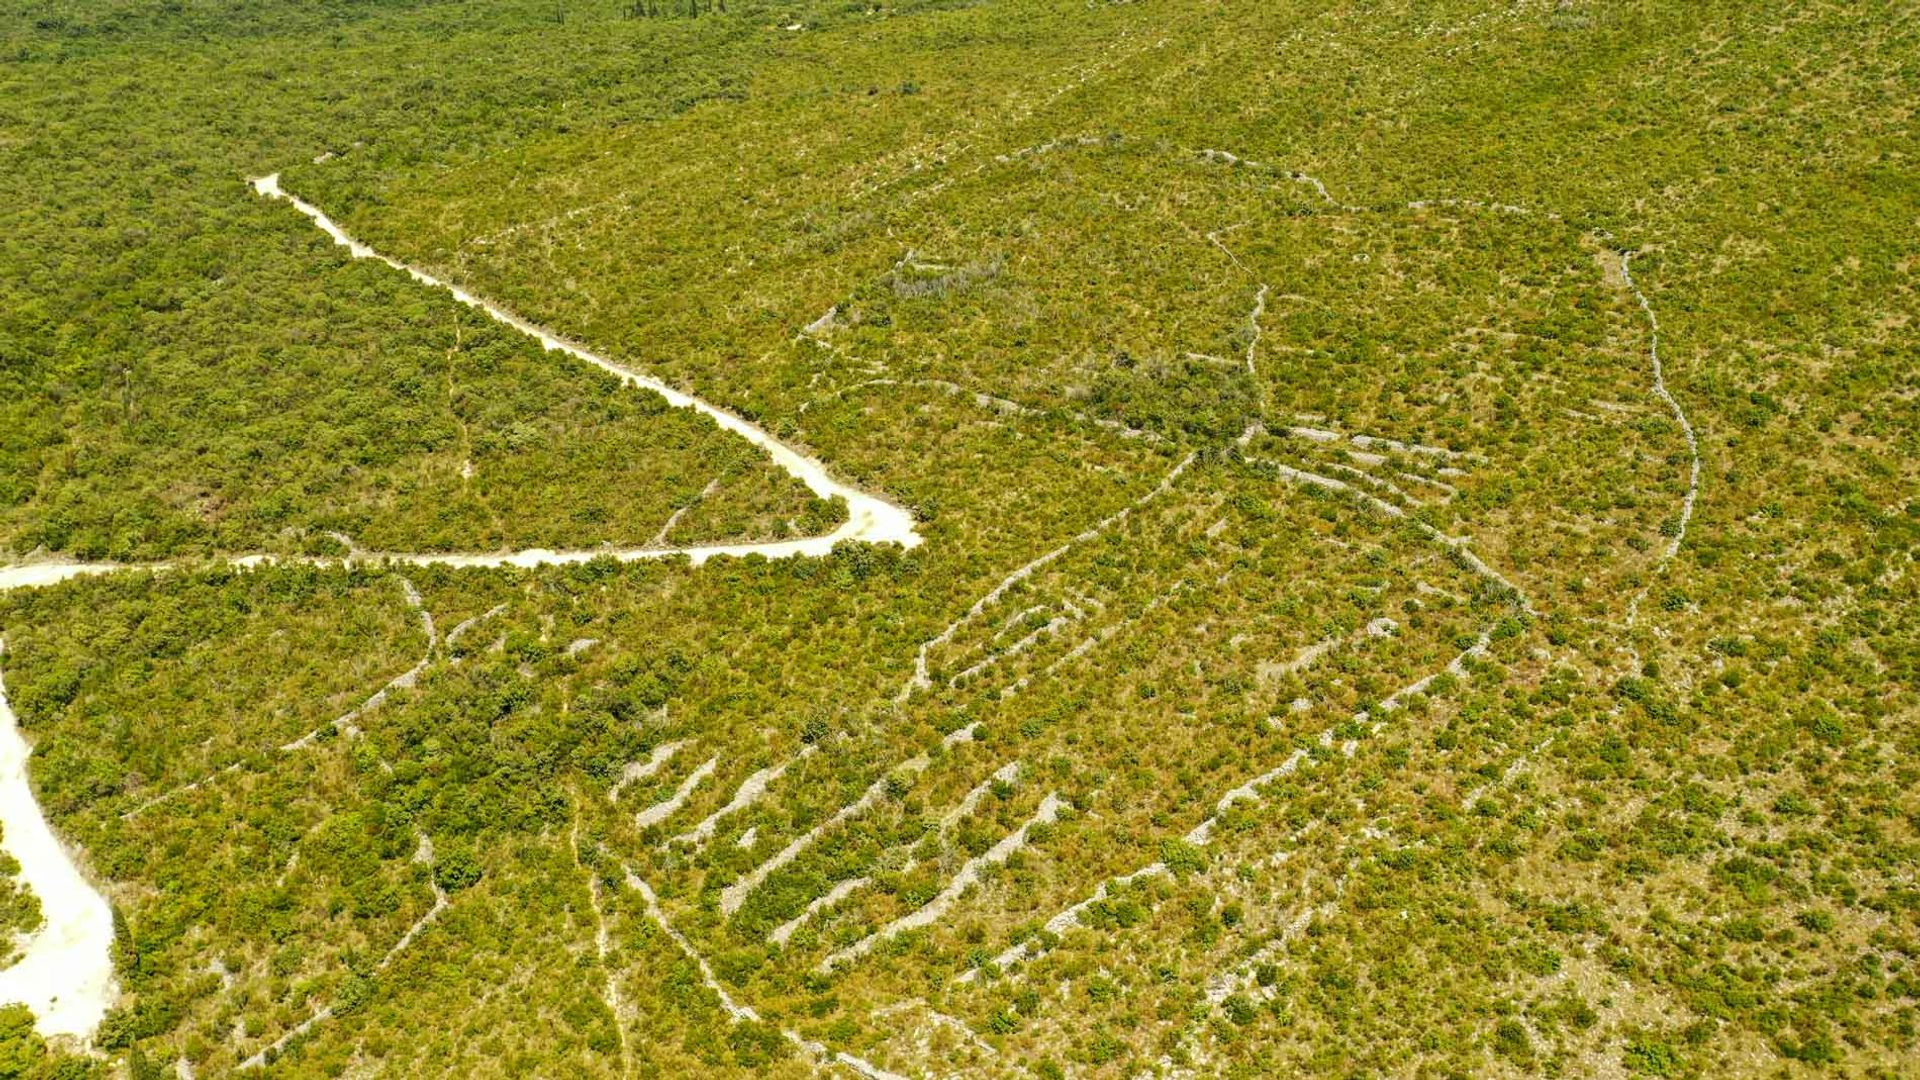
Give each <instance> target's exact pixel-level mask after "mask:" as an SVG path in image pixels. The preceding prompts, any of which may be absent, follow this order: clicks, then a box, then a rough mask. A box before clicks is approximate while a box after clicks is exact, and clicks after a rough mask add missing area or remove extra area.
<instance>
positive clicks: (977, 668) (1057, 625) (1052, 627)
mask: <svg viewBox="0 0 1920 1080" xmlns="http://www.w3.org/2000/svg"><path fill="white" fill-rule="evenodd" d="M1071 622H1073V619H1072V617H1070V616H1067V615H1056V616H1054V617H1053V618H1051V619H1049V620H1047V623H1046V625H1045V626H1041V627H1039V628H1038V629H1036V630H1034V631H1033V632H1032V633H1030V634H1028V635H1027V636H1026V637H1023V638H1021V639H1020V640H1019V641H1016V642H1014V643H1013V644H1011V645H1009V646H1007V647H1006V648H1004V649H1002V650H1000V651H999V652H997V653H993V654H991V655H989V656H988V657H987V658H986V659H984V660H982V661H980V662H979V663H977V664H975V665H973V666H972V667H970V668H968V669H966V670H965V671H962V672H960V673H958V674H956V675H955V676H954V677H953V678H951V679H949V680H947V681H948V682H950V683H951V684H953V685H954V686H958V685H960V684H961V683H963V682H965V681H967V680H968V679H971V678H973V677H974V676H975V675H978V674H980V673H981V672H983V671H985V670H987V669H988V668H990V667H992V666H994V665H995V664H998V663H1000V662H1001V661H1002V660H1011V659H1012V658H1014V657H1016V656H1019V655H1020V654H1021V653H1023V652H1026V651H1027V650H1028V649H1031V648H1033V646H1034V644H1035V643H1036V642H1038V641H1039V640H1040V639H1041V638H1042V637H1050V636H1053V635H1056V634H1058V633H1059V632H1060V631H1062V630H1064V629H1066V627H1067V625H1068V624H1069V623H1071Z"/></svg>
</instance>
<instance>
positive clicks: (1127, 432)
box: [795, 378, 1165, 443]
mask: <svg viewBox="0 0 1920 1080" xmlns="http://www.w3.org/2000/svg"><path fill="white" fill-rule="evenodd" d="M876 386H924V387H930V388H932V389H935V390H939V391H942V392H944V393H946V394H948V395H950V396H952V397H965V398H969V399H971V400H972V401H973V403H974V404H975V405H977V406H979V407H980V408H982V409H985V410H987V411H988V412H997V413H999V414H1001V415H1002V416H1022V417H1026V418H1028V419H1041V418H1044V417H1046V416H1047V415H1048V411H1047V410H1046V409H1042V408H1038V407H1036V406H1033V405H1023V404H1021V403H1020V402H1018V401H1012V400H1009V399H1007V398H1003V397H995V396H993V395H992V394H988V393H985V392H983V391H979V390H968V389H967V388H966V387H964V386H961V385H960V384H959V383H955V382H949V381H947V380H946V379H892V378H880V379H866V380H863V381H861V382H857V383H851V384H849V385H847V386H843V387H840V388H839V389H837V390H834V391H832V392H830V393H826V394H821V395H820V396H818V397H813V398H808V399H807V400H806V401H803V402H801V403H800V408H799V409H797V410H795V411H797V412H800V413H805V412H806V411H807V410H808V409H811V408H812V407H814V406H815V405H818V404H820V403H822V402H827V401H837V400H839V399H841V398H844V397H846V396H847V395H849V394H853V393H856V392H858V391H861V390H867V389H871V388H873V387H876ZM1059 415H1062V416H1065V417H1067V418H1069V419H1072V420H1075V421H1078V422H1080V423H1083V424H1092V425H1093V426H1095V427H1100V428H1106V429H1107V430H1109V431H1113V432H1115V433H1117V434H1118V435H1119V436H1120V437H1121V438H1123V439H1139V440H1141V441H1142V442H1150V443H1158V442H1164V441H1165V440H1164V439H1163V438H1162V437H1161V436H1160V434H1159V433H1158V432H1154V431H1147V430H1144V429H1142V428H1136V427H1128V426H1127V425H1125V424H1123V423H1121V422H1120V421H1118V420H1109V419H1106V418H1104V417H1099V416H1088V415H1087V414H1085V413H1081V412H1073V411H1069V410H1062V411H1061V412H1060V413H1059Z"/></svg>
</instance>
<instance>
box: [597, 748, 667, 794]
mask: <svg viewBox="0 0 1920 1080" xmlns="http://www.w3.org/2000/svg"><path fill="white" fill-rule="evenodd" d="M685 745H687V744H686V742H685V741H684V740H683V741H680V742H670V743H662V744H661V745H659V746H656V747H654V748H653V753H652V754H650V755H648V756H647V760H645V761H629V762H627V767H626V768H625V769H622V770H621V772H620V779H618V780H615V781H614V782H613V787H611V788H609V789H608V791H607V801H608V802H619V801H620V793H621V792H622V791H624V790H626V787H627V785H628V784H631V783H633V782H634V781H635V780H645V779H646V778H647V777H649V776H652V775H653V774H654V773H656V772H659V771H660V766H662V765H665V764H666V763H667V762H668V761H669V760H671V759H672V758H673V755H674V754H675V753H677V752H678V751H679V749H680V748H681V747H683V746H685Z"/></svg>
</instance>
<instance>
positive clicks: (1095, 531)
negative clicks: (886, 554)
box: [894, 454, 1195, 702]
mask: <svg viewBox="0 0 1920 1080" xmlns="http://www.w3.org/2000/svg"><path fill="white" fill-rule="evenodd" d="M1194 456H1195V455H1193V454H1188V455H1187V456H1186V457H1184V458H1181V459H1180V463H1179V464H1178V465H1175V466H1174V467H1173V469H1172V471H1170V472H1168V473H1167V475H1166V476H1165V477H1163V478H1162V479H1161V481H1160V483H1159V484H1157V485H1156V486H1155V487H1154V488H1153V489H1152V490H1151V491H1148V492H1147V493H1146V494H1145V495H1142V496H1140V497H1139V498H1138V499H1135V500H1134V501H1133V502H1131V503H1128V504H1127V505H1126V506H1123V507H1121V508H1120V509H1119V510H1117V511H1115V512H1114V513H1113V514H1111V515H1109V516H1107V517H1105V518H1103V519H1101V520H1100V521H1099V522H1097V523H1095V524H1094V525H1093V526H1092V527H1090V528H1088V529H1087V530H1086V531H1084V532H1081V533H1080V534H1078V535H1077V536H1075V537H1073V538H1072V539H1070V540H1068V541H1067V542H1066V543H1064V544H1061V545H1060V546H1059V547H1057V548H1054V549H1053V550H1052V551H1049V552H1047V553H1046V554H1044V555H1041V556H1040V557H1039V558H1036V559H1034V560H1033V561H1031V562H1029V563H1027V564H1025V565H1024V566H1021V567H1019V568H1018V569H1016V570H1014V571H1013V572H1012V573H1011V574H1008V575H1007V576H1006V577H1004V578H1002V579H1001V580H1000V583H999V584H998V585H995V586H994V587H993V588H992V590H990V591H989V592H988V593H987V594H986V595H985V596H982V597H981V598H980V599H979V600H977V601H975V602H974V605H973V606H972V607H970V608H968V609H967V611H966V613H965V614H964V615H961V616H960V617H959V618H958V619H955V620H954V621H953V622H951V623H948V624H947V628H946V629H945V630H942V631H940V633H939V634H938V635H936V636H934V637H932V638H929V639H928V640H926V641H924V642H922V643H921V644H920V651H919V654H918V655H917V656H915V657H914V661H913V677H912V678H911V679H909V680H907V684H906V685H905V686H903V687H901V688H900V693H899V694H898V695H896V696H895V697H894V700H895V701H896V702H898V701H905V700H906V699H907V698H908V697H909V696H911V695H912V693H913V692H914V691H915V690H924V689H928V688H930V687H931V686H932V685H933V680H932V679H931V678H929V677H928V674H927V653H928V651H929V650H931V649H932V648H934V647H935V646H938V645H945V644H947V643H948V642H950V641H952V640H953V635H954V634H956V633H958V632H959V630H960V628H961V627H962V626H965V625H966V624H967V623H969V622H971V621H973V620H974V619H976V618H979V617H980V614H981V612H983V611H985V610H986V609H987V608H988V607H990V606H992V605H993V604H994V603H995V602H996V601H998V600H999V599H1000V597H1002V596H1003V595H1005V594H1006V592H1007V590H1008V589H1011V588H1013V587H1014V586H1015V585H1017V584H1019V583H1020V582H1022V581H1024V580H1026V579H1027V578H1028V577H1031V576H1032V575H1033V573H1034V571H1036V570H1039V569H1040V568H1041V567H1043V566H1045V565H1047V564H1048V563H1050V562H1052V561H1053V560H1055V559H1057V558H1059V557H1060V556H1062V555H1065V554H1066V553H1067V552H1068V551H1069V550H1071V549H1072V547H1073V546H1074V545H1075V544H1078V543H1084V542H1085V541H1088V540H1091V539H1093V538H1094V537H1096V536H1099V535H1100V534H1101V533H1102V532H1104V531H1106V529H1107V528H1109V527H1110V526H1112V525H1115V524H1118V523H1119V522H1122V521H1125V520H1126V519H1127V518H1128V517H1129V516H1130V515H1131V514H1132V513H1133V511H1134V510H1136V509H1138V508H1139V507H1141V506H1144V505H1146V503H1147V502H1148V501H1149V500H1151V499H1153V498H1154V497H1156V496H1158V495H1161V494H1164V493H1165V492H1166V491H1167V490H1169V489H1170V488H1172V487H1173V482H1174V481H1175V480H1178V479H1179V478H1180V474H1181V473H1184V472H1186V471H1187V466H1189V465H1191V464H1193V460H1194Z"/></svg>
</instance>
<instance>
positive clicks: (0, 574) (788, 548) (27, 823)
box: [0, 174, 922, 1039]
mask: <svg viewBox="0 0 1920 1080" xmlns="http://www.w3.org/2000/svg"><path fill="white" fill-rule="evenodd" d="M252 183H253V188H254V190H255V191H256V192H258V193H259V194H261V195H263V196H265V197H267V198H271V199H279V200H282V201H284V202H287V203H289V204H290V205H292V206H293V208H294V209H296V210H298V211H300V212H301V213H302V214H305V215H306V216H307V218H308V220H310V221H312V222H313V223H314V224H315V225H316V226H318V227H319V228H320V230H321V231H323V232H325V233H326V234H327V235H328V236H329V237H332V238H333V242H334V243H336V244H339V245H341V246H343V247H345V248H346V249H347V251H348V252H349V253H351V254H352V256H353V257H354V258H356V259H374V260H377V261H379V262H383V263H386V264H387V265H388V266H391V267H393V268H394V269H396V270H399V271H401V272H403V273H405V274H407V275H408V276H409V277H412V278H413V279H414V280H415V281H418V282H420V283H421V284H423V285H427V286H430V287H432V288H436V289H445V290H446V291H448V292H450V293H452V294H453V298H454V299H455V300H458V301H460V302H461V303H463V304H466V305H467V306H468V307H472V308H476V309H478V310H480V311H482V312H485V313H486V314H487V315H488V316H489V317H491V318H492V319H494V320H495V321H497V322H500V323H504V324H505V325H507V326H510V327H513V328H514V329H515V330H518V331H520V332H521V333H524V334H526V335H528V336H529V337H532V338H534V339H535V340H537V341H539V342H540V344H541V345H543V346H545V347H546V348H547V349H548V350H550V351H559V352H563V353H565V354H567V355H568V356H571V357H573V358H575V359H577V360H583V361H585V362H587V363H589V364H592V365H593V366H594V367H597V368H600V369H601V370H603V371H607V372H610V373H612V374H613V375H615V376H616V377H618V378H619V379H620V381H621V382H622V383H624V384H626V385H628V386H634V387H638V388H640V389H643V390H650V391H652V392H654V393H656V394H659V395H660V396H661V397H663V398H665V399H667V403H668V404H670V405H672V406H674V407H675V408H690V409H694V410H696V411H698V412H700V413H702V414H704V415H706V416H708V417H710V418H711V419H712V420H713V421H714V423H716V424H718V425H719V426H720V427H722V428H724V429H725V430H727V431H730V432H732V433H733V434H735V435H738V436H740V437H741V438H743V439H745V440H747V441H748V442H750V443H752V444H753V445H755V446H757V447H759V448H761V449H762V450H764V451H766V452H767V455H768V456H769V457H771V458H772V459H773V462H774V464H775V465H778V466H779V467H780V468H782V469H784V470H786V471H787V472H788V473H789V474H791V475H792V476H793V477H794V478H795V479H797V480H799V481H800V482H801V483H803V484H805V485H806V486H807V488H808V490H810V491H812V492H813V493H814V494H815V495H816V496H818V497H820V498H823V499H831V498H835V497H838V498H840V499H842V500H844V501H845V502H846V506H847V520H846V522H845V523H843V524H842V525H841V526H840V527H839V528H838V529H835V530H834V531H833V532H831V533H828V534H827V535H825V536H813V537H806V538H803V539H798V540H780V541H772V542H767V543H751V544H707V545H696V546H691V547H667V546H650V547H631V548H585V549H579V550H563V551H550V550H546V549H541V548H535V549H528V550H523V551H499V552H473V553H446V554H442V553H413V552H362V551H357V550H356V551H351V552H350V553H349V554H348V555H346V556H345V557H342V558H313V557H301V556H277V555H240V556H233V557H230V558H228V559H227V560H225V561H226V562H228V563H229V564H231V565H236V566H256V565H260V564H263V563H287V564H306V565H316V566H335V565H347V564H374V565H378V564H382V563H398V564H403V565H426V564H439V565H446V566H477V567H502V566H543V565H553V564H566V563H582V562H586V561H588V560H590V559H596V558H602V557H608V556H611V557H612V558H615V559H618V560H620V561H622V562H629V561H633V560H638V559H658V558H665V557H668V556H673V555H685V556H688V557H689V558H691V559H692V560H693V562H694V564H695V565H699V564H700V563H703V562H705V561H706V560H708V559H710V558H712V557H714V556H716V555H734V556H741V555H762V556H765V557H766V558H770V559H780V558H791V557H800V556H822V555H826V554H829V553H830V552H832V550H833V547H834V545H835V544H838V543H840V542H841V541H843V540H852V541H865V542H868V543H895V544H899V545H901V546H902V547H909V548H910V547H916V546H918V545H919V544H920V542H921V539H922V538H921V536H920V534H919V532H918V531H917V530H916V529H915V528H914V523H913V515H912V514H911V513H909V512H908V511H907V510H906V509H904V508H903V507H900V506H897V505H895V504H893V503H891V502H888V501H887V500H885V499H882V498H880V497H879V496H876V495H871V494H868V493H867V492H864V491H861V490H859V489H858V488H854V487H851V486H849V485H847V484H843V483H841V482H840V481H838V480H835V479H834V478H833V476H832V475H831V474H830V473H829V472H828V471H827V467H826V466H825V465H823V464H821V463H820V462H819V461H817V460H815V459H814V458H811V457H808V456H807V455H805V454H803V453H801V452H800V451H798V450H796V449H794V448H793V447H791V446H788V445H787V444H786V443H783V442H781V441H780V440H778V439H776V438H774V437H773V436H772V435H770V434H768V433H767V432H766V431H765V430H764V429H762V428H760V427H759V426H757V425H755V424H753V423H752V422H750V421H748V420H746V419H744V418H742V417H740V416H738V415H736V414H734V413H732V412H729V411H727V410H726V409H723V408H721V407H719V406H717V405H713V404H710V403H708V402H706V401H702V400H701V399H699V398H697V397H694V396H693V395H691V394H688V393H685V392H683V391H681V390H677V389H675V388H674V387H672V386H669V385H667V384H666V383H663V382H661V381H659V380H658V379H654V378H651V377H649V376H647V375H644V374H641V373H640V372H638V371H635V370H633V369H632V368H628V367H625V366H623V365H621V364H619V363H616V362H614V361H612V360H609V359H607V358H606V357H604V356H601V355H600V354H598V353H595V352H592V351H590V350H589V349H587V348H585V347H584V346H581V345H577V344H575V343H573V342H571V341H568V340H566V339H565V338H562V337H560V336H559V335H558V334H555V333H553V332H552V331H549V330H547V329H545V328H543V327H540V326H538V325H536V324H534V323H532V322H529V321H527V320H526V319H523V318H521V317H520V316H518V315H515V314H513V313H512V312H510V311H508V310H506V309H505V308H502V307H500V306H499V305H497V304H493V303H490V302H488V301H486V300H483V299H481V298H480V297H477V296H474V295H473V294H472V293H469V292H467V291H466V290H464V289H462V288H460V287H459V286H457V285H453V284H450V283H448V282H445V281H442V280H440V279H439V278H437V277H434V276H433V275H432V274H429V273H427V272H426V271H424V270H421V269H419V268H418V267H414V266H411V265H408V264H407V263H404V262H401V261H400V260H398V259H395V258H392V257H391V256H388V255H383V254H381V253H380V252H378V251H375V250H374V249H373V248H371V247H368V246H367V245H366V244H363V243H361V242H360V241H358V240H356V239H354V238H353V237H352V236H351V235H349V234H348V233H347V231H346V230H345V229H342V228H341V227H340V226H339V225H337V224H335V223H334V221H333V219H331V218H329V217H328V216H327V215H326V214H325V213H323V212H321V210H320V209H319V208H318V207H315V206H314V205H312V204H311V203H307V202H304V201H302V200H301V199H299V198H296V197H295V196H293V195H291V194H289V193H287V192H286V191H285V190H283V189H282V188H281V187H280V179H279V175H278V174H275V175H272V176H263V177H260V178H258V179H256V180H254V181H252ZM669 527H671V526H669ZM660 535H661V536H663V537H664V536H665V530H663V531H662V533H661V534H660ZM179 565H183V564H181V563H175V562H162V563H147V564H137V565H135V564H125V563H102V562H65V561H58V560H46V561H40V562H33V563H26V564H20V565H12V566H0V591H5V590H8V589H16V588H27V587H32V586H40V585H53V584H57V583H59V582H62V581H66V580H68V579H69V578H75V577H80V576H83V575H88V574H105V573H113V572H115V571H120V570H139V569H145V570H165V569H171V568H174V567H176V566H179ZM30 754H31V750H30V748H29V747H28V745H27V742H26V740H25V739H24V738H22V737H21V734H20V729H19V725H18V724H17V723H16V721H15V719H14V715H13V711H12V709H10V708H9V707H8V706H7V704H6V692H5V686H4V683H0V840H3V842H4V848H5V850H6V851H7V852H8V853H9V854H12V855H13V856H14V857H15V858H17V859H19V860H20V878H21V880H22V881H23V882H24V883H25V884H26V886H27V887H28V888H29V889H31V890H32V891H33V893H34V895H36V896H38V897H39V898H40V901H41V906H42V908H43V910H44V912H45V914H46V924H45V925H44V926H43V927H42V928H41V929H40V930H39V931H38V932H37V933H35V934H33V935H32V936H31V937H30V938H29V939H28V940H27V941H26V943H25V954H24V957H23V959H21V960H20V961H19V962H18V963H16V964H14V965H13V966H11V967H9V968H7V969H6V970H5V971H0V1003H3V1002H12V1001H19V1002H25V1003H26V1004H27V1005H29V1006H31V1007H32V1009H33V1011H34V1016H35V1021H36V1022H35V1027H36V1028H37V1030H39V1031H40V1032H41V1033H42V1034H43V1035H73V1036H78V1037H80V1038H82V1039H85V1038H89V1037H90V1036H91V1035H92V1033H93V1031H94V1029H95V1028H97V1027H98V1026H99V1024H100V1019H101V1017H102V1016H104V1015H105V1014H106V1011H107V1009H108V1008H109V1007H111V1006H112V1004H113V1002H114V999H115V998H116V997H118V994H119V991H118V988H117V986H116V985H115V982H114V978H113V961H112V956H111V950H112V945H113V917H112V913H111V910H110V908H109V907H108V904H107V900H106V898H105V897H104V896H103V895H101V893H100V892H99V890H97V889H96V888H94V887H93V885H92V884H91V883H90V882H88V881H87V879H86V877H85V875H84V874H82V873H81V871H80V869H79V867H78V866H77V865H76V864H75V862H74V861H73V859H72V857H71V856H70V855H69V854H68V852H67V851H66V850H65V849H64V848H62V847H61V845H60V843H59V841H58V840H57V839H56V838H55V837H54V835H53V832H52V830H51V828H49V826H48V825H47V821H46V817H45V816H44V815H43V814H42V813H41V811H40V806H39V804H38V803H37V802H36V801H35V799H34V796H33V790H32V788H31V787H30V786H29V785H28V783H27V772H26V764H27V759H28V757H29V755H30Z"/></svg>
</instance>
